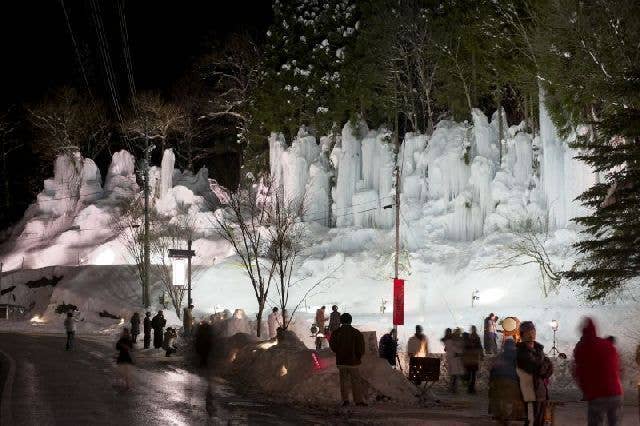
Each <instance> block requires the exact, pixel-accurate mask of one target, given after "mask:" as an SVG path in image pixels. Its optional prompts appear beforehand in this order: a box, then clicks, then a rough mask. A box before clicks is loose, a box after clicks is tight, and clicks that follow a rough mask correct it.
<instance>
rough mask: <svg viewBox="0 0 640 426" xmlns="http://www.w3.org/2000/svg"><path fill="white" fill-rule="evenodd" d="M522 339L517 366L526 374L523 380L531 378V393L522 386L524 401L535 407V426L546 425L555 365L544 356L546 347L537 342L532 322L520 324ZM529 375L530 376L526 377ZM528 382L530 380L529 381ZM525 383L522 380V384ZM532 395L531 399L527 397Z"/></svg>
mask: <svg viewBox="0 0 640 426" xmlns="http://www.w3.org/2000/svg"><path fill="white" fill-rule="evenodd" d="M520 338H521V339H522V341H521V342H520V343H518V344H517V346H516V347H517V366H518V368H519V369H520V370H522V371H523V372H524V375H523V378H526V377H528V378H530V379H531V383H532V387H533V389H531V392H527V389H525V388H524V387H523V386H521V389H522V393H523V395H524V399H525V401H527V402H531V403H532V405H533V423H532V424H533V426H542V425H543V424H544V411H545V407H546V402H547V401H548V400H549V391H548V389H547V379H549V378H550V377H551V375H552V374H553V364H552V363H551V360H550V359H549V358H547V357H546V356H545V354H544V346H542V345H541V344H540V343H538V342H536V328H535V326H534V325H533V323H532V322H531V321H524V322H522V323H521V324H520ZM526 375H528V376H526ZM527 381H528V380H527ZM522 383H525V381H524V380H521V384H522ZM527 393H531V394H532V395H531V398H528V397H527V395H526V394H527Z"/></svg>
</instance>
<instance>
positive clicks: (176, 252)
mask: <svg viewBox="0 0 640 426" xmlns="http://www.w3.org/2000/svg"><path fill="white" fill-rule="evenodd" d="M195 255H196V252H195V251H193V250H182V249H169V257H173V258H178V259H185V258H187V257H195Z"/></svg>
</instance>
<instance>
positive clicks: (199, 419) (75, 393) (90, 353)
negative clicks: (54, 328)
mask: <svg viewBox="0 0 640 426" xmlns="http://www.w3.org/2000/svg"><path fill="white" fill-rule="evenodd" d="M97 340H98V341H92V340H87V339H83V338H79V339H76V345H75V348H74V349H73V350H71V351H65V350H64V345H65V339H64V337H62V336H52V335H24V334H9V333H2V334H0V351H1V352H0V362H1V367H2V368H1V371H2V373H1V379H0V383H1V385H2V386H1V387H0V389H1V390H2V404H1V405H0V407H1V410H0V419H1V420H2V421H1V423H2V424H8V425H11V424H14V425H72V424H73V425H84V424H94V425H103V424H104V425H113V424H128V425H147V424H163V425H185V424H206V422H207V417H208V416H207V413H206V409H205V400H204V395H205V392H206V388H207V383H206V381H205V380H203V379H202V378H200V377H199V376H197V375H194V374H191V373H189V372H188V371H186V370H184V369H182V368H179V367H176V366H174V365H171V364H169V363H166V362H164V363H160V362H159V363H151V362H143V361H142V360H141V361H140V362H139V363H138V364H137V365H136V366H135V368H134V373H133V383H134V387H133V389H131V390H129V391H126V392H125V391H123V390H122V388H121V387H120V386H117V385H116V370H115V356H116V351H115V349H112V348H113V347H114V346H115V342H112V340H113V339H112V338H110V337H109V338H103V339H97ZM100 340H102V341H100ZM141 355H142V354H141ZM7 357H8V358H9V359H7ZM141 358H143V356H141ZM7 382H9V386H7Z"/></svg>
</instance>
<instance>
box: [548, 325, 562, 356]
mask: <svg viewBox="0 0 640 426" xmlns="http://www.w3.org/2000/svg"><path fill="white" fill-rule="evenodd" d="M550 325H551V329H552V330H553V346H552V347H551V350H550V351H549V353H550V354H551V355H553V356H554V357H555V356H558V354H560V351H559V350H558V348H557V347H556V333H557V332H558V326H559V324H558V320H551V323H550Z"/></svg>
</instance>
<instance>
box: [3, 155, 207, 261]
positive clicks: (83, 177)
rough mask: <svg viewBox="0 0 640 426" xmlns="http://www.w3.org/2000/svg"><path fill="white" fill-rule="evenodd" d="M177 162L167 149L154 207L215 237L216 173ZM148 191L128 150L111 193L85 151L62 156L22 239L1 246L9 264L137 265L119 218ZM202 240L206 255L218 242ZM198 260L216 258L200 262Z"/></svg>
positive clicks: (111, 177) (20, 230) (154, 173)
mask: <svg viewBox="0 0 640 426" xmlns="http://www.w3.org/2000/svg"><path fill="white" fill-rule="evenodd" d="M174 163H175V155H174V153H173V151H172V150H171V149H167V150H165V152H164V156H163V159H162V167H161V168H158V167H151V168H150V170H149V181H150V189H151V191H150V192H151V203H150V204H151V207H152V208H154V209H155V210H156V211H157V212H158V213H159V214H160V215H163V216H165V217H166V218H167V222H171V221H174V222H180V221H184V219H185V217H186V218H188V222H189V223H192V224H193V226H195V227H196V228H197V229H199V230H200V231H201V232H199V233H198V235H206V234H210V233H211V232H208V231H210V229H211V227H212V223H213V216H212V214H213V213H212V211H211V210H212V209H213V208H215V207H216V206H218V205H219V201H218V198H217V196H216V194H214V193H213V191H212V189H211V186H210V183H209V180H208V171H207V170H206V169H201V170H200V171H199V172H198V173H197V174H196V175H193V174H192V173H191V172H189V171H180V170H177V169H174ZM140 192H141V191H140V187H139V186H138V184H137V183H136V174H135V158H134V157H133V156H132V155H131V154H129V153H128V152H127V151H124V150H122V151H119V152H116V153H114V154H113V156H112V161H111V164H110V165H109V168H108V171H107V175H106V179H105V184H104V190H103V188H102V179H101V176H100V171H99V170H98V168H97V167H96V165H95V163H94V162H93V161H92V160H90V159H85V158H82V156H81V155H80V154H79V153H77V152H76V153H74V154H71V155H60V156H58V158H57V159H56V160H55V165H54V176H53V178H52V179H47V180H45V182H44V189H43V191H42V192H41V193H40V194H38V196H37V199H36V202H35V203H34V204H33V205H32V206H30V207H29V209H28V210H27V212H26V213H25V217H24V219H23V220H22V223H21V224H19V226H17V227H16V231H14V236H13V237H14V238H13V239H12V240H10V241H9V242H7V243H6V244H5V245H4V246H3V247H2V248H1V250H0V253H2V254H3V256H2V262H3V269H4V270H5V271H7V270H13V269H19V268H20V269H22V268H34V269H36V268H43V267H47V266H51V265H91V264H94V265H105V264H128V263H131V259H129V258H128V257H129V256H128V253H127V250H126V248H125V247H123V245H122V241H121V240H120V239H119V238H118V237H119V236H118V234H117V232H116V229H117V227H115V226H114V221H116V220H118V217H119V214H120V208H121V206H122V204H123V203H128V202H131V201H132V200H134V199H136V198H138V197H142V194H141V193H140ZM199 245H200V247H201V248H202V249H204V250H205V251H203V252H202V257H203V258H205V259H206V258H207V257H208V255H209V254H210V253H209V252H208V251H206V250H207V248H208V247H209V246H210V244H209V243H208V241H204V242H202V243H200V244H199ZM214 246H215V244H214ZM214 249H215V247H214ZM216 250H217V249H216ZM194 263H210V261H203V260H200V259H194Z"/></svg>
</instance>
